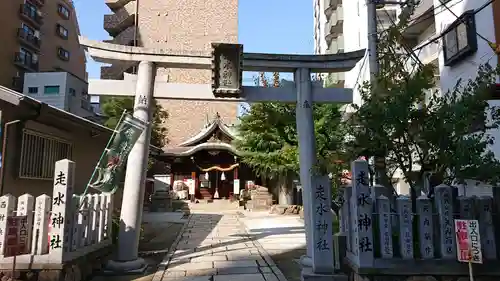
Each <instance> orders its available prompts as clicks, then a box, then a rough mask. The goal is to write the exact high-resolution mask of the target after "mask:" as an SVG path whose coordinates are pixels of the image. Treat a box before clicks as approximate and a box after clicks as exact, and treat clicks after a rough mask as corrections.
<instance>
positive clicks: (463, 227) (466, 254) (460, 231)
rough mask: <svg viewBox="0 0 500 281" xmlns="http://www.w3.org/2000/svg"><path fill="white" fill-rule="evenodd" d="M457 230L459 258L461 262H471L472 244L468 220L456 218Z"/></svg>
mask: <svg viewBox="0 0 500 281" xmlns="http://www.w3.org/2000/svg"><path fill="white" fill-rule="evenodd" d="M455 231H456V233H457V259H458V261H460V262H469V260H470V244H469V234H468V232H467V221H466V220H455Z"/></svg>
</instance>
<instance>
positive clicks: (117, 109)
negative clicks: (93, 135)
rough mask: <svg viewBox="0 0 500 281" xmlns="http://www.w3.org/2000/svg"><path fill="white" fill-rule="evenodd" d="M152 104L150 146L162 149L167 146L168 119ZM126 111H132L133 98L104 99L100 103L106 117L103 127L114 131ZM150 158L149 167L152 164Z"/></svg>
mask: <svg viewBox="0 0 500 281" xmlns="http://www.w3.org/2000/svg"><path fill="white" fill-rule="evenodd" d="M153 102H154V112H153V116H152V121H153V123H152V126H153V127H152V130H151V145H154V146H156V147H158V148H163V147H164V146H165V145H166V144H168V130H167V128H165V122H166V120H167V118H168V112H167V111H166V110H164V109H163V108H162V106H161V105H160V104H158V102H157V101H156V100H154V99H153ZM124 110H126V111H127V112H129V113H130V114H132V113H133V111H134V99H133V98H128V97H127V98H106V99H104V100H103V103H102V113H103V114H104V116H105V117H106V122H105V123H104V125H105V126H107V127H108V128H112V129H114V128H115V127H116V125H117V123H118V121H119V119H120V117H121V115H122V113H123V111H124ZM153 162H154V161H153V159H151V158H150V161H149V166H150V167H151V165H152V164H153Z"/></svg>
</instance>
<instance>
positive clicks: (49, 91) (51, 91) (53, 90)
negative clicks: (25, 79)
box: [43, 86, 59, 95]
mask: <svg viewBox="0 0 500 281" xmlns="http://www.w3.org/2000/svg"><path fill="white" fill-rule="evenodd" d="M43 93H44V94H46V95H58V94H59V86H45V87H44V88H43Z"/></svg>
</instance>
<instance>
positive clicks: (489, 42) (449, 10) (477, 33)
mask: <svg viewBox="0 0 500 281" xmlns="http://www.w3.org/2000/svg"><path fill="white" fill-rule="evenodd" d="M492 3H493V2H492ZM443 7H444V8H445V9H446V10H448V12H450V13H451V14H452V15H453V16H454V17H455V18H457V20H459V21H460V22H461V23H463V24H465V25H467V27H469V23H468V22H467V21H465V19H463V18H460V17H459V16H457V14H455V12H453V11H452V10H451V9H450V8H449V7H448V6H446V4H444V3H443ZM474 15H475V13H474ZM474 32H475V33H476V35H477V36H478V37H479V38H481V39H483V40H484V41H486V43H488V44H491V41H490V40H488V39H486V37H484V36H483V35H481V34H479V32H477V30H474Z"/></svg>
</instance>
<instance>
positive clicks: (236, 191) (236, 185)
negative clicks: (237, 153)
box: [233, 179, 240, 195]
mask: <svg viewBox="0 0 500 281" xmlns="http://www.w3.org/2000/svg"><path fill="white" fill-rule="evenodd" d="M233 194H234V195H236V194H240V180H239V179H234V181H233Z"/></svg>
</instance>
